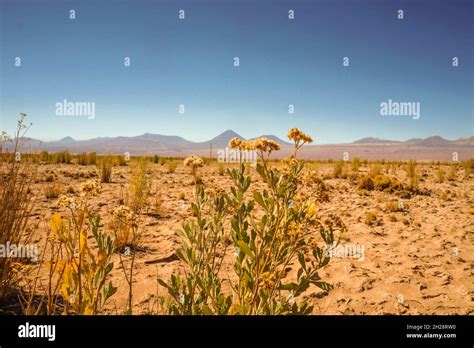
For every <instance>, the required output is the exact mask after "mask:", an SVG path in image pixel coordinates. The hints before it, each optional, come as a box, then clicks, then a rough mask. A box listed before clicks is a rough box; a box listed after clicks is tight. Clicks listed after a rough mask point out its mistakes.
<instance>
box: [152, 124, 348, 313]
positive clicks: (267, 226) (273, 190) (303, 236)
mask: <svg viewBox="0 0 474 348" xmlns="http://www.w3.org/2000/svg"><path fill="white" fill-rule="evenodd" d="M288 137H289V139H291V140H293V142H294V153H293V156H292V157H291V158H289V159H287V160H285V161H283V163H282V165H281V169H279V168H277V167H270V165H269V161H268V158H269V156H270V153H271V152H272V151H277V150H278V149H279V145H278V144H277V143H276V142H274V141H272V140H269V139H266V138H259V139H257V140H253V141H245V140H242V139H237V138H234V139H232V140H231V141H230V143H229V145H230V146H231V147H232V148H234V149H237V150H239V151H249V150H251V151H256V152H257V154H258V157H259V163H258V164H257V167H256V171H257V173H258V175H259V177H260V178H261V179H262V180H263V181H264V182H265V183H266V188H264V189H254V190H253V191H252V192H250V191H249V190H250V188H251V185H252V177H251V175H249V174H248V169H247V166H246V165H245V164H244V163H240V166H239V167H238V168H233V169H228V174H229V176H230V178H231V179H232V183H233V184H232V186H231V188H230V192H228V193H227V192H223V191H222V190H207V191H206V190H205V189H204V186H203V185H202V184H198V183H195V202H193V203H192V210H193V215H194V217H195V219H194V220H192V221H186V222H185V223H184V224H183V228H182V230H181V231H180V232H179V234H180V236H181V239H182V243H183V246H182V248H181V249H180V250H179V251H178V253H177V256H178V258H179V259H180V260H181V261H182V262H183V263H184V264H185V265H186V273H185V274H184V275H182V274H173V275H172V276H171V278H170V280H169V281H168V282H166V281H165V280H163V279H158V282H159V284H161V285H162V286H163V287H164V288H166V290H167V292H168V297H162V298H161V305H162V306H163V308H164V310H165V312H167V313H171V314H290V313H292V314H309V313H311V311H312V307H311V306H310V305H309V304H308V302H307V301H306V300H303V301H297V300H298V298H299V297H300V296H301V295H302V294H303V293H304V292H305V291H306V290H307V289H308V288H309V287H310V286H311V285H313V286H316V287H319V288H320V289H322V290H324V291H330V290H331V289H332V286H331V285H330V284H328V283H326V282H324V281H323V280H321V279H320V277H319V275H318V271H319V270H320V269H321V268H323V267H325V266H326V265H327V264H328V263H329V261H330V257H329V255H328V254H327V253H326V252H325V249H324V248H325V246H327V245H331V244H333V242H334V241H335V236H334V234H335V232H340V233H341V234H342V233H344V232H345V230H346V228H345V226H344V224H343V223H342V221H341V220H340V219H338V218H336V217H334V216H331V217H330V218H329V219H328V220H326V221H324V222H322V221H321V220H320V219H319V218H318V216H317V215H316V205H315V203H314V202H310V201H307V200H300V199H298V195H297V193H298V189H299V188H300V185H301V181H302V178H301V177H302V172H303V168H304V164H303V162H302V161H299V160H297V159H296V154H297V151H298V149H299V148H301V146H303V145H304V144H305V143H307V142H311V141H312V139H311V137H310V136H308V135H306V134H304V133H303V132H301V131H300V130H298V129H296V128H293V129H291V130H290V132H289V133H288ZM249 196H250V197H249ZM228 215H230V216H229V218H230V231H228V228H227V227H226V225H225V224H224V221H225V218H226V217H227V216H228ZM229 244H230V245H232V247H233V249H234V253H233V255H234V259H233V271H234V275H233V277H232V278H233V279H229V280H228V281H229V285H230V288H231V294H229V293H226V292H224V291H223V286H222V285H223V282H224V280H222V279H221V277H220V276H219V271H220V269H221V266H222V263H223V261H224V257H225V256H226V252H227V248H228V245H229ZM294 262H297V263H298V268H297V271H296V274H294V276H293V277H292V279H290V277H289V274H288V268H289V266H290V265H292V264H293V263H294Z"/></svg>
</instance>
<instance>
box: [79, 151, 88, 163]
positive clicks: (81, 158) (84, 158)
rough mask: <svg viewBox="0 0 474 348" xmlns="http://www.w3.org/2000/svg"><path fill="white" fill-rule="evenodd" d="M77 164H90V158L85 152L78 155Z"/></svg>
mask: <svg viewBox="0 0 474 348" xmlns="http://www.w3.org/2000/svg"><path fill="white" fill-rule="evenodd" d="M77 164H79V165H81V166H87V165H88V164H89V156H88V155H87V154H86V153H85V152H83V153H81V154H79V155H77Z"/></svg>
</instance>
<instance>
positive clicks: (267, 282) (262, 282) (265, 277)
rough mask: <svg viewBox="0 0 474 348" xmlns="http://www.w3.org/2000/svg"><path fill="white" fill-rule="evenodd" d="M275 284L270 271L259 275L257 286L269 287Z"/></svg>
mask: <svg viewBox="0 0 474 348" xmlns="http://www.w3.org/2000/svg"><path fill="white" fill-rule="evenodd" d="M274 285H275V277H274V276H273V275H272V274H271V273H270V272H263V273H262V275H261V276H260V279H259V283H258V286H259V287H261V288H262V289H271V288H273V286H274Z"/></svg>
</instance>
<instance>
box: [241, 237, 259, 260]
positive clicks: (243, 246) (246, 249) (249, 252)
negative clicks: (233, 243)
mask: <svg viewBox="0 0 474 348" xmlns="http://www.w3.org/2000/svg"><path fill="white" fill-rule="evenodd" d="M237 245H238V247H239V248H240V250H241V251H243V252H244V253H245V254H246V255H248V256H249V257H251V258H252V259H254V258H255V256H254V255H253V253H252V250H250V248H249V246H248V245H247V243H245V242H244V241H243V240H239V241H237Z"/></svg>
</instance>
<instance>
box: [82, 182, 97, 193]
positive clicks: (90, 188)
mask: <svg viewBox="0 0 474 348" xmlns="http://www.w3.org/2000/svg"><path fill="white" fill-rule="evenodd" d="M100 189H101V187H100V184H99V183H98V182H97V181H93V180H87V181H86V182H85V183H83V184H82V185H81V191H82V193H81V196H95V195H97V194H99V193H100Z"/></svg>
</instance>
